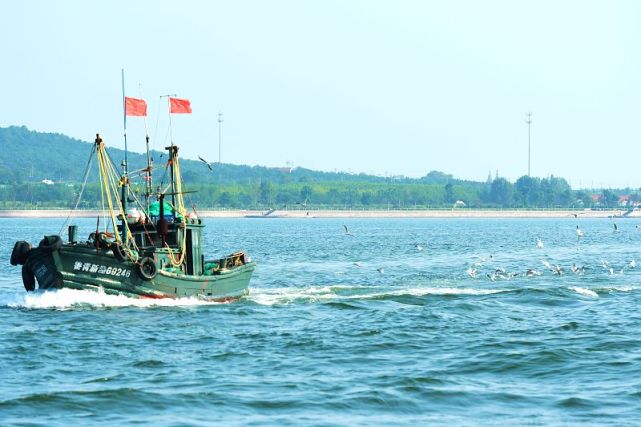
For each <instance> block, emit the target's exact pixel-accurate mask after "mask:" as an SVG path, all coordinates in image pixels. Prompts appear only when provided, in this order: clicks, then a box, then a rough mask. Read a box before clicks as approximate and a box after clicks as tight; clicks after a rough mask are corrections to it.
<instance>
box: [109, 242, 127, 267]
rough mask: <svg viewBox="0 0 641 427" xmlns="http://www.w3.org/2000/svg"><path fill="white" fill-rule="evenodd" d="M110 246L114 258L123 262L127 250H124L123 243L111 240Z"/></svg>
mask: <svg viewBox="0 0 641 427" xmlns="http://www.w3.org/2000/svg"><path fill="white" fill-rule="evenodd" d="M110 247H111V251H112V252H113V253H114V258H116V259H117V260H118V261H120V262H123V261H125V260H126V259H127V252H126V251H125V247H124V246H123V245H121V244H120V243H117V242H113V243H112V244H111V245H110Z"/></svg>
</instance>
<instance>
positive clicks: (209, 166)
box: [198, 156, 214, 172]
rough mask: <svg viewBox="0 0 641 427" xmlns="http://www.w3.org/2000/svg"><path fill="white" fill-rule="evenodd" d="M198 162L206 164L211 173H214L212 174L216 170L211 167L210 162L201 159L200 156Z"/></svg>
mask: <svg viewBox="0 0 641 427" xmlns="http://www.w3.org/2000/svg"><path fill="white" fill-rule="evenodd" d="M198 160H200V161H201V162H203V163H204V164H206V165H207V167H208V168H209V170H210V171H212V172H213V171H214V169H213V168H212V167H211V165H210V164H209V162H208V161H207V160H205V159H203V158H202V157H200V156H198Z"/></svg>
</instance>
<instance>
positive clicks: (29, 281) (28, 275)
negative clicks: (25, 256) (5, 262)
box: [22, 265, 36, 292]
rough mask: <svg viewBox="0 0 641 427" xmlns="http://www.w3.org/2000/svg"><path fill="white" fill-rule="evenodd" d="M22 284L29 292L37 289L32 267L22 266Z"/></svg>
mask: <svg viewBox="0 0 641 427" xmlns="http://www.w3.org/2000/svg"><path fill="white" fill-rule="evenodd" d="M22 284H23V285H24V288H25V289H26V291H27V292H33V291H35V290H36V278H35V277H34V276H33V272H32V271H31V269H29V267H27V266H26V265H23V266H22Z"/></svg>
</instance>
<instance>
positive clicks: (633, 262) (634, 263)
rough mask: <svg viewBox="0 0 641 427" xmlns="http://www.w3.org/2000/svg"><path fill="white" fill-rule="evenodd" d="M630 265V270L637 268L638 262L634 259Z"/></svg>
mask: <svg viewBox="0 0 641 427" xmlns="http://www.w3.org/2000/svg"><path fill="white" fill-rule="evenodd" d="M628 265H629V266H630V268H637V262H636V260H634V259H632V261H630V264H628Z"/></svg>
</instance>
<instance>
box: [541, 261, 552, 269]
mask: <svg viewBox="0 0 641 427" xmlns="http://www.w3.org/2000/svg"><path fill="white" fill-rule="evenodd" d="M541 262H542V263H543V266H544V267H545V268H547V269H549V270H552V266H551V265H550V263H549V262H547V261H546V260H544V259H543V260H541Z"/></svg>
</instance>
